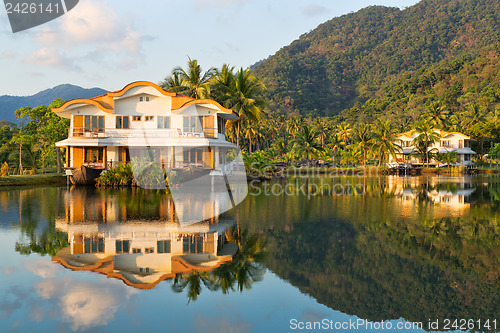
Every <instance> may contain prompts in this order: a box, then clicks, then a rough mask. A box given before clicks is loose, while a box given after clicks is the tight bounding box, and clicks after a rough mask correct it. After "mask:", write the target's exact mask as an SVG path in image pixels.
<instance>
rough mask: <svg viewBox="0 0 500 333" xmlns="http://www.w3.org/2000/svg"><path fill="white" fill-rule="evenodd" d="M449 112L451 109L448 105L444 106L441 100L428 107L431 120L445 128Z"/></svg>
mask: <svg viewBox="0 0 500 333" xmlns="http://www.w3.org/2000/svg"><path fill="white" fill-rule="evenodd" d="M448 113H449V111H448V110H447V109H446V107H444V106H442V105H441V103H439V102H434V103H431V105H429V106H428V107H427V115H428V117H429V119H430V121H432V122H433V123H434V125H435V126H437V127H439V128H443V129H444V128H445V127H446V125H447V119H448Z"/></svg>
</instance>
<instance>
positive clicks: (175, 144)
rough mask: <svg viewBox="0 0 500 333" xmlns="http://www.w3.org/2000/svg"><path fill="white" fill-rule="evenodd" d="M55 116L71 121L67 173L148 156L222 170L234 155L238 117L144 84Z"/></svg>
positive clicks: (173, 164) (172, 164)
mask: <svg viewBox="0 0 500 333" xmlns="http://www.w3.org/2000/svg"><path fill="white" fill-rule="evenodd" d="M53 111H54V112H55V113H56V114H57V115H59V116H61V117H64V118H68V119H70V120H71V124H70V129H69V133H68V139H65V140H62V141H59V142H57V143H56V147H66V148H67V149H66V166H65V167H66V168H75V167H80V166H82V165H87V166H92V167H96V168H103V169H106V168H108V167H109V166H111V165H113V164H114V163H116V162H129V161H130V160H131V157H133V156H143V155H144V154H148V156H150V158H152V159H153V160H154V161H156V162H159V163H161V164H162V165H163V166H165V167H168V168H172V169H174V168H180V167H182V166H185V165H187V164H190V165H193V164H194V165H197V166H199V167H201V168H205V169H211V170H214V171H215V170H220V168H221V167H223V166H224V165H225V164H226V154H227V152H228V150H230V149H234V148H236V145H234V144H233V143H230V142H228V141H226V138H225V127H224V126H225V122H226V120H237V119H238V116H237V115H236V114H235V113H234V112H232V111H231V110H229V109H226V108H224V107H222V106H221V105H220V104H219V103H217V102H215V101H213V100H209V99H193V98H190V97H186V96H182V95H178V94H176V93H172V92H168V91H165V90H163V89H161V88H160V87H159V86H158V85H156V84H154V83H151V82H146V81H138V82H133V83H130V84H128V85H127V86H125V87H124V88H123V89H121V90H118V91H115V92H109V93H107V94H105V95H101V96H97V97H94V98H90V99H74V100H71V101H68V102H66V103H64V104H63V105H62V106H61V107H60V108H56V109H53Z"/></svg>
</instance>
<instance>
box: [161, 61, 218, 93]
mask: <svg viewBox="0 0 500 333" xmlns="http://www.w3.org/2000/svg"><path fill="white" fill-rule="evenodd" d="M214 74H215V69H214V68H210V69H209V70H208V71H206V72H203V70H202V69H201V66H200V65H199V64H198V61H197V60H195V59H191V58H190V57H188V67H187V70H184V69H183V68H181V67H176V68H174V70H173V71H172V75H171V76H170V77H167V78H166V79H165V80H163V81H162V82H161V83H160V87H162V88H164V87H165V88H164V89H167V88H168V87H169V85H177V84H178V83H179V80H180V86H176V88H175V90H177V91H176V92H178V93H181V94H185V95H187V96H189V97H193V98H208V97H210V81H211V79H212V77H213V76H214ZM162 84H163V86H162Z"/></svg>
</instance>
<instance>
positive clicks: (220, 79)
mask: <svg viewBox="0 0 500 333" xmlns="http://www.w3.org/2000/svg"><path fill="white" fill-rule="evenodd" d="M234 80H235V77H234V67H231V66H230V65H228V64H224V65H222V68H221V69H216V70H215V74H214V76H213V77H212V89H211V93H212V98H213V99H214V100H216V101H217V102H219V103H221V104H223V103H224V100H225V97H224V95H226V94H228V93H229V92H230V91H231V87H232V86H234Z"/></svg>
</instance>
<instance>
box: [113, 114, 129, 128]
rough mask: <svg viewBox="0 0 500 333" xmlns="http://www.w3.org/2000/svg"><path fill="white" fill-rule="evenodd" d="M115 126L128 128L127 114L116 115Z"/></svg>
mask: <svg viewBox="0 0 500 333" xmlns="http://www.w3.org/2000/svg"><path fill="white" fill-rule="evenodd" d="M116 128H130V119H129V116H116Z"/></svg>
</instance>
